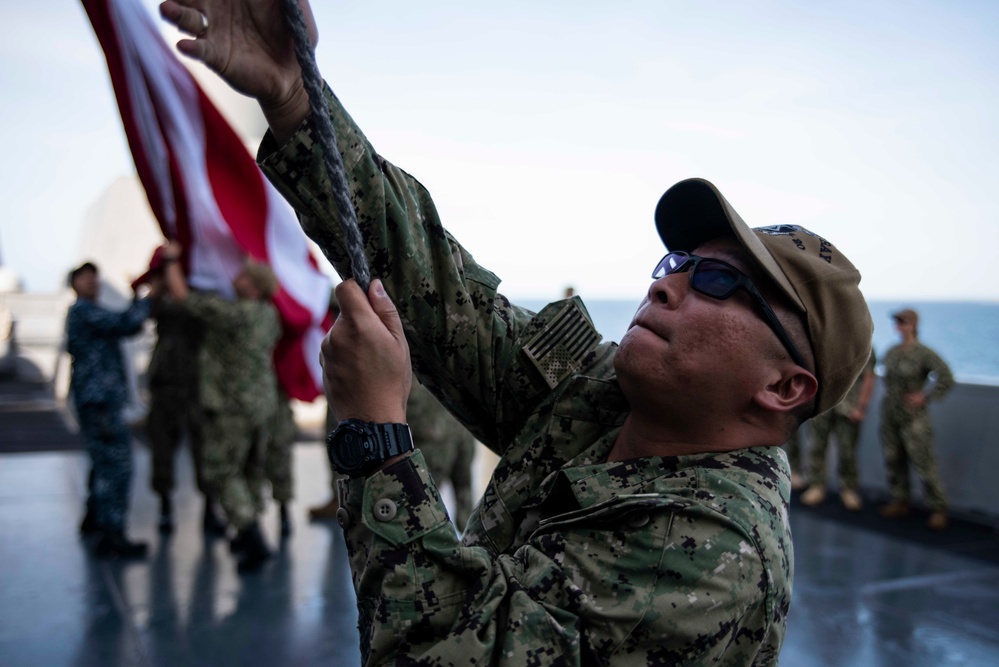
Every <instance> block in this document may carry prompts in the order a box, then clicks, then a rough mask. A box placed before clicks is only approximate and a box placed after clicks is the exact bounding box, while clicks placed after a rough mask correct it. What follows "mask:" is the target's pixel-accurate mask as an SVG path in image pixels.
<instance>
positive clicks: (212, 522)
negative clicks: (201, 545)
mask: <svg viewBox="0 0 999 667" xmlns="http://www.w3.org/2000/svg"><path fill="white" fill-rule="evenodd" d="M201 527H202V529H203V530H204V531H205V535H208V536H210V537H223V536H225V528H226V526H225V520H223V519H222V517H221V516H219V511H218V509H216V507H215V502H214V501H213V500H211V499H210V498H206V499H205V518H204V520H203V521H202V522H201Z"/></svg>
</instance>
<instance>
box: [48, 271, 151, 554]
mask: <svg viewBox="0 0 999 667" xmlns="http://www.w3.org/2000/svg"><path fill="white" fill-rule="evenodd" d="M69 283H70V286H71V287H72V288H73V290H74V291H75V292H76V295H77V299H76V302H75V303H73V305H72V306H70V308H69V312H68V313H67V314H66V347H67V350H68V351H69V354H70V355H71V356H72V358H73V365H72V376H71V379H70V391H71V392H72V395H73V402H74V405H75V407H76V414H77V418H78V420H79V422H80V432H81V434H82V435H83V440H84V442H85V443H86V447H87V453H88V454H89V455H90V462H91V465H92V469H91V483H90V484H89V485H88V486H89V487H90V493H91V497H90V498H89V499H88V501H87V508H88V509H87V517H85V518H84V521H83V526H82V527H81V530H83V531H84V532H90V531H91V530H92V529H96V530H97V531H99V532H100V533H101V539H100V542H98V545H97V553H98V555H100V556H122V557H128V558H141V557H143V556H145V555H146V545H145V544H144V543H141V542H132V541H130V540H129V539H128V538H126V537H125V517H126V515H127V514H128V494H129V487H130V484H131V481H132V444H131V439H130V436H129V432H128V426H127V425H126V424H125V421H124V419H123V418H122V410H123V409H124V407H125V403H126V401H127V395H126V392H127V387H128V383H127V382H126V379H125V360H124V358H123V357H122V353H121V340H122V339H123V338H126V337H128V336H134V335H135V334H137V333H139V331H141V330H142V323H143V322H145V320H146V318H148V317H149V313H150V311H151V310H152V307H153V299H152V298H151V297H146V298H143V299H136V300H134V301H133V302H132V304H131V305H130V306H129V307H128V309H126V310H124V311H121V312H115V311H111V310H108V309H107V308H104V307H103V306H100V305H98V304H97V296H98V294H99V292H100V281H99V277H98V273H97V267H96V266H94V265H93V264H92V263H90V262H86V263H85V264H83V265H81V266H79V267H78V268H76V269H73V271H72V272H71V273H70V275H69Z"/></svg>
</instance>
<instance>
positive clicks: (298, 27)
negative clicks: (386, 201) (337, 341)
mask: <svg viewBox="0 0 999 667" xmlns="http://www.w3.org/2000/svg"><path fill="white" fill-rule="evenodd" d="M283 2H284V10H285V11H284V19H285V24H286V25H287V26H288V30H290V31H291V35H292V39H293V40H294V43H295V57H296V58H297V59H298V64H299V66H300V67H301V68H302V83H303V84H304V86H305V92H306V93H308V95H309V105H310V106H311V108H312V109H311V117H312V125H313V127H314V128H315V131H316V135H317V137H318V139H319V145H320V146H321V147H322V149H323V164H324V165H325V166H326V174H327V175H328V176H329V179H330V185H331V188H332V194H333V201H334V202H335V203H336V207H337V210H338V211H339V212H340V225H341V226H342V227H343V233H344V237H345V240H346V243H347V256H348V257H349V258H350V271H351V273H352V274H353V276H354V279H355V280H356V281H357V284H358V285H360V286H361V289H363V290H364V291H365V293H367V291H368V285H369V284H371V269H369V268H368V260H367V258H366V257H365V256H364V240H363V239H362V238H361V230H360V229H359V228H358V226H357V212H356V211H355V210H354V205H353V204H352V203H351V201H350V190H349V189H348V187H347V176H346V174H345V172H344V168H343V158H342V157H340V150H339V149H338V148H337V146H336V131H335V130H334V129H333V121H332V120H330V110H329V106H328V105H327V104H326V98H325V96H324V95H323V80H322V77H320V76H319V68H318V67H317V66H316V57H315V54H313V52H312V46H311V44H310V43H309V35H308V33H307V32H306V28H305V16H303V14H302V9H301V8H300V7H299V6H298V0H283Z"/></svg>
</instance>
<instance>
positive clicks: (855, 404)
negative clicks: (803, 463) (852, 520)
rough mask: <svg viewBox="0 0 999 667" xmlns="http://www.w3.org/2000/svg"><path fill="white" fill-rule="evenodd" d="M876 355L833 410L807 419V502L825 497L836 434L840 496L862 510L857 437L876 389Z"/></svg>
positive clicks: (804, 498) (850, 506)
mask: <svg viewBox="0 0 999 667" xmlns="http://www.w3.org/2000/svg"><path fill="white" fill-rule="evenodd" d="M876 363H877V359H876V358H875V355H874V353H873V352H871V358H870V360H869V361H868V362H867V365H866V366H864V370H863V372H862V373H861V374H860V377H859V378H857V381H856V382H855V383H854V385H853V387H851V388H850V391H849V393H847V395H846V398H844V399H843V400H842V401H840V402H839V403H837V404H836V407H834V408H833V409H832V410H827V411H825V412H823V413H822V414H821V415H816V416H815V417H812V418H811V419H809V420H808V436H809V437H808V443H809V446H808V460H809V464H808V478H809V480H811V485H810V486H809V487H808V489H806V490H805V492H804V493H802V494H801V502H802V504H804V505H818V504H820V503H821V502H822V501H824V500H825V498H826V450H827V449H828V448H829V436H831V435H835V436H836V454H837V455H838V456H839V468H838V472H839V497H840V501H841V502H842V503H843V507H845V508H846V509H848V510H849V511H851V512H856V511H859V510H860V508H861V507H862V506H863V500H861V498H860V494H859V493H858V492H857V489H858V488H859V486H860V477H859V475H858V474H857V441H858V440H859V439H860V424H861V422H863V421H864V416H865V415H866V414H867V404H868V403H870V400H871V394H873V393H874V366H875V364H876Z"/></svg>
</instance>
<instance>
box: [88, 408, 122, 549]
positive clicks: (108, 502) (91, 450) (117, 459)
mask: <svg viewBox="0 0 999 667" xmlns="http://www.w3.org/2000/svg"><path fill="white" fill-rule="evenodd" d="M77 418H78V419H79V422H80V433H81V434H82V435H83V440H84V443H85V444H86V447H87V454H89V455H90V463H91V472H90V474H91V478H90V482H89V487H90V498H89V499H88V500H87V504H88V506H89V507H91V508H93V510H94V512H95V515H96V517H97V525H98V526H99V527H100V528H101V529H102V530H110V531H120V530H124V529H125V516H126V515H127V514H128V494H129V490H130V486H131V483H132V444H131V440H130V437H129V433H128V426H126V425H125V422H124V420H123V419H122V415H121V406H118V405H114V406H112V405H107V404H89V405H81V406H77Z"/></svg>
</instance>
